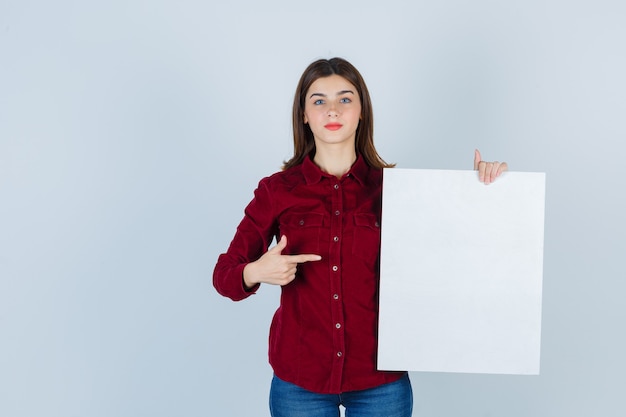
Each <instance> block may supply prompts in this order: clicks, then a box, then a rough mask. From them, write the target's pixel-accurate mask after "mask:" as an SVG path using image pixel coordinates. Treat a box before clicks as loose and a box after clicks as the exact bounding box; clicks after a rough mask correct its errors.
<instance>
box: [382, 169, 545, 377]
mask: <svg viewBox="0 0 626 417" xmlns="http://www.w3.org/2000/svg"><path fill="white" fill-rule="evenodd" d="M544 206H545V174H544V173H521V172H506V173H504V174H503V175H502V176H501V177H500V178H498V179H497V180H496V181H495V182H494V183H492V184H490V185H485V184H483V183H481V182H480V181H479V180H478V173H477V172H476V171H448V170H417V169H398V168H393V169H385V170H384V176H383V208H382V243H381V265H380V269H381V278H380V322H379V346H378V369H381V370H409V371H429V372H466V373H494V374H527V375H533V374H538V373H539V358H540V342H541V294H542V277H543V231H544Z"/></svg>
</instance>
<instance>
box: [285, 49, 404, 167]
mask: <svg viewBox="0 0 626 417" xmlns="http://www.w3.org/2000/svg"><path fill="white" fill-rule="evenodd" d="M335 74H336V75H339V76H341V77H343V78H345V79H346V80H348V82H350V83H351V84H352V85H354V87H355V88H356V89H357V91H358V93H359V97H360V98H361V121H360V122H359V126H358V127H357V129H356V138H355V148H356V149H355V150H356V153H357V155H362V156H363V158H364V159H365V162H366V163H367V164H368V165H369V166H371V167H373V168H390V167H392V166H394V165H395V164H388V163H387V162H385V161H384V160H383V159H382V158H381V157H380V155H379V154H378V152H377V151H376V148H375V147H374V115H373V112H372V102H371V100H370V94H369V91H368V90H367V86H366V85H365V81H364V80H363V77H362V76H361V74H360V73H359V71H358V70H357V69H356V68H355V67H354V66H353V65H352V64H351V63H349V62H348V61H346V60H345V59H343V58H331V59H320V60H317V61H315V62H313V63H312V64H311V65H309V66H308V67H307V69H306V70H304V73H303V74H302V76H301V77H300V81H299V82H298V87H297V88H296V94H295V96H294V99H293V113H292V123H293V150H294V155H293V157H292V158H291V159H290V160H288V161H286V162H285V163H284V165H283V169H287V168H291V167H293V166H295V165H298V164H300V163H302V161H303V160H304V158H305V157H306V156H307V155H309V156H310V157H311V158H313V156H314V155H315V140H314V139H313V132H312V131H311V128H310V127H309V125H308V124H305V123H304V102H305V99H306V93H307V91H308V90H309V87H311V84H313V83H314V82H315V80H317V79H318V78H323V77H329V76H331V75H335Z"/></svg>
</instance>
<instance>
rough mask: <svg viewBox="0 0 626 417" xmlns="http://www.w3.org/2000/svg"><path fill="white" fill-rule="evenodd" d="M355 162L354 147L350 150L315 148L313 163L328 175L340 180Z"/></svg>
mask: <svg viewBox="0 0 626 417" xmlns="http://www.w3.org/2000/svg"><path fill="white" fill-rule="evenodd" d="M355 161H356V151H355V150H354V147H352V148H351V149H350V150H339V149H328V148H321V149H320V148H317V149H316V151H315V157H314V158H313V162H315V164H316V165H317V166H318V167H320V169H321V170H322V171H324V172H326V173H328V174H331V175H334V176H335V177H337V178H341V177H342V176H343V175H345V174H346V173H347V172H348V171H350V168H352V164H354V162H355Z"/></svg>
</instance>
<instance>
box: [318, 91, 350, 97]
mask: <svg viewBox="0 0 626 417" xmlns="http://www.w3.org/2000/svg"><path fill="white" fill-rule="evenodd" d="M348 93H349V94H352V95H354V91H352V90H341V91H339V92H338V93H337V95H338V96H340V95H343V94H348ZM311 97H326V94H322V93H313V94H311V96H310V97H309V98H311Z"/></svg>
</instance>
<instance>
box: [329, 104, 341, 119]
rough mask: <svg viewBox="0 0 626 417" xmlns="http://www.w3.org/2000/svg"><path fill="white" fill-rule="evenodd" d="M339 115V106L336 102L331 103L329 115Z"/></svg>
mask: <svg viewBox="0 0 626 417" xmlns="http://www.w3.org/2000/svg"><path fill="white" fill-rule="evenodd" d="M338 115H339V112H338V111H337V107H336V105H335V104H334V103H331V104H330V105H329V106H328V117H336V116H338Z"/></svg>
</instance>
